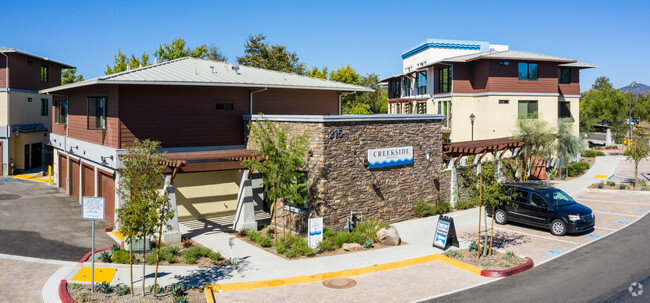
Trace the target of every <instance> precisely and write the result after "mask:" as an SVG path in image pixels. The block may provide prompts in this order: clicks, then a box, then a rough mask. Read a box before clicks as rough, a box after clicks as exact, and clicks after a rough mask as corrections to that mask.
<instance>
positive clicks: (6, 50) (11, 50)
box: [0, 46, 75, 68]
mask: <svg viewBox="0 0 650 303" xmlns="http://www.w3.org/2000/svg"><path fill="white" fill-rule="evenodd" d="M0 53H17V54H21V55H25V56H29V57H33V58H36V59H41V60H43V61H49V62H52V63H54V64H58V65H61V66H62V67H63V68H75V67H74V66H72V65H70V64H66V63H63V62H60V61H56V60H52V59H50V58H46V57H41V56H37V55H33V54H30V53H26V52H23V51H20V50H17V49H14V48H8V47H3V46H0Z"/></svg>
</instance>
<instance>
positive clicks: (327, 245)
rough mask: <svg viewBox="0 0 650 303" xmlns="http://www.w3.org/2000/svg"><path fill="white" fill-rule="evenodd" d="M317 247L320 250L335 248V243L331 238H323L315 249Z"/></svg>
mask: <svg viewBox="0 0 650 303" xmlns="http://www.w3.org/2000/svg"><path fill="white" fill-rule="evenodd" d="M319 248H320V250H321V252H325V251H330V250H335V249H336V244H335V243H334V240H333V239H331V238H324V239H323V241H321V242H320V243H318V247H316V249H319Z"/></svg>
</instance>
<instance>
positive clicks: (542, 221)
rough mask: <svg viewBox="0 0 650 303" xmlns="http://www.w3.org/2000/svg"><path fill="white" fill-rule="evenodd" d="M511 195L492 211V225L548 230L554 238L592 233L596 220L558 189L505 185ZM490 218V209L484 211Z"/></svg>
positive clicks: (587, 208) (531, 185)
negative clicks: (526, 226)
mask: <svg viewBox="0 0 650 303" xmlns="http://www.w3.org/2000/svg"><path fill="white" fill-rule="evenodd" d="M507 186H508V187H510V188H511V189H512V190H513V191H514V196H513V198H512V199H511V200H510V201H509V203H508V204H507V205H506V203H504V205H502V206H501V207H499V208H497V209H496V211H495V217H494V221H495V222H497V223H498V224H506V223H507V222H508V221H513V222H519V223H523V224H528V225H533V226H537V227H542V228H548V229H550V230H551V233H552V234H553V235H556V236H564V235H565V234H566V233H567V232H568V233H579V232H583V231H587V230H592V229H593V228H594V226H595V224H596V218H595V217H594V214H593V213H592V212H591V208H589V207H586V206H584V205H582V204H580V203H577V202H576V201H574V200H573V198H571V197H570V196H569V195H567V194H566V193H565V192H563V191H562V190H560V189H557V188H554V187H549V186H542V185H537V184H524V183H514V184H507ZM486 210H487V213H488V215H489V216H490V217H491V216H492V209H491V208H489V207H488V208H486Z"/></svg>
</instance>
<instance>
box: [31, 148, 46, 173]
mask: <svg viewBox="0 0 650 303" xmlns="http://www.w3.org/2000/svg"><path fill="white" fill-rule="evenodd" d="M42 164H43V143H32V165H31V167H32V168H37V167H41V165H42Z"/></svg>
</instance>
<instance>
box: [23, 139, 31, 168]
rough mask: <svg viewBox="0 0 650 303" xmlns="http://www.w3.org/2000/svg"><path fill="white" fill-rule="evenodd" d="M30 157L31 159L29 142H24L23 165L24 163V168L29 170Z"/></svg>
mask: <svg viewBox="0 0 650 303" xmlns="http://www.w3.org/2000/svg"><path fill="white" fill-rule="evenodd" d="M30 159H31V157H30V156H29V144H25V158H24V161H23V162H25V165H24V166H25V168H24V170H29V169H31V168H32V167H31V166H30V165H29V162H30Z"/></svg>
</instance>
